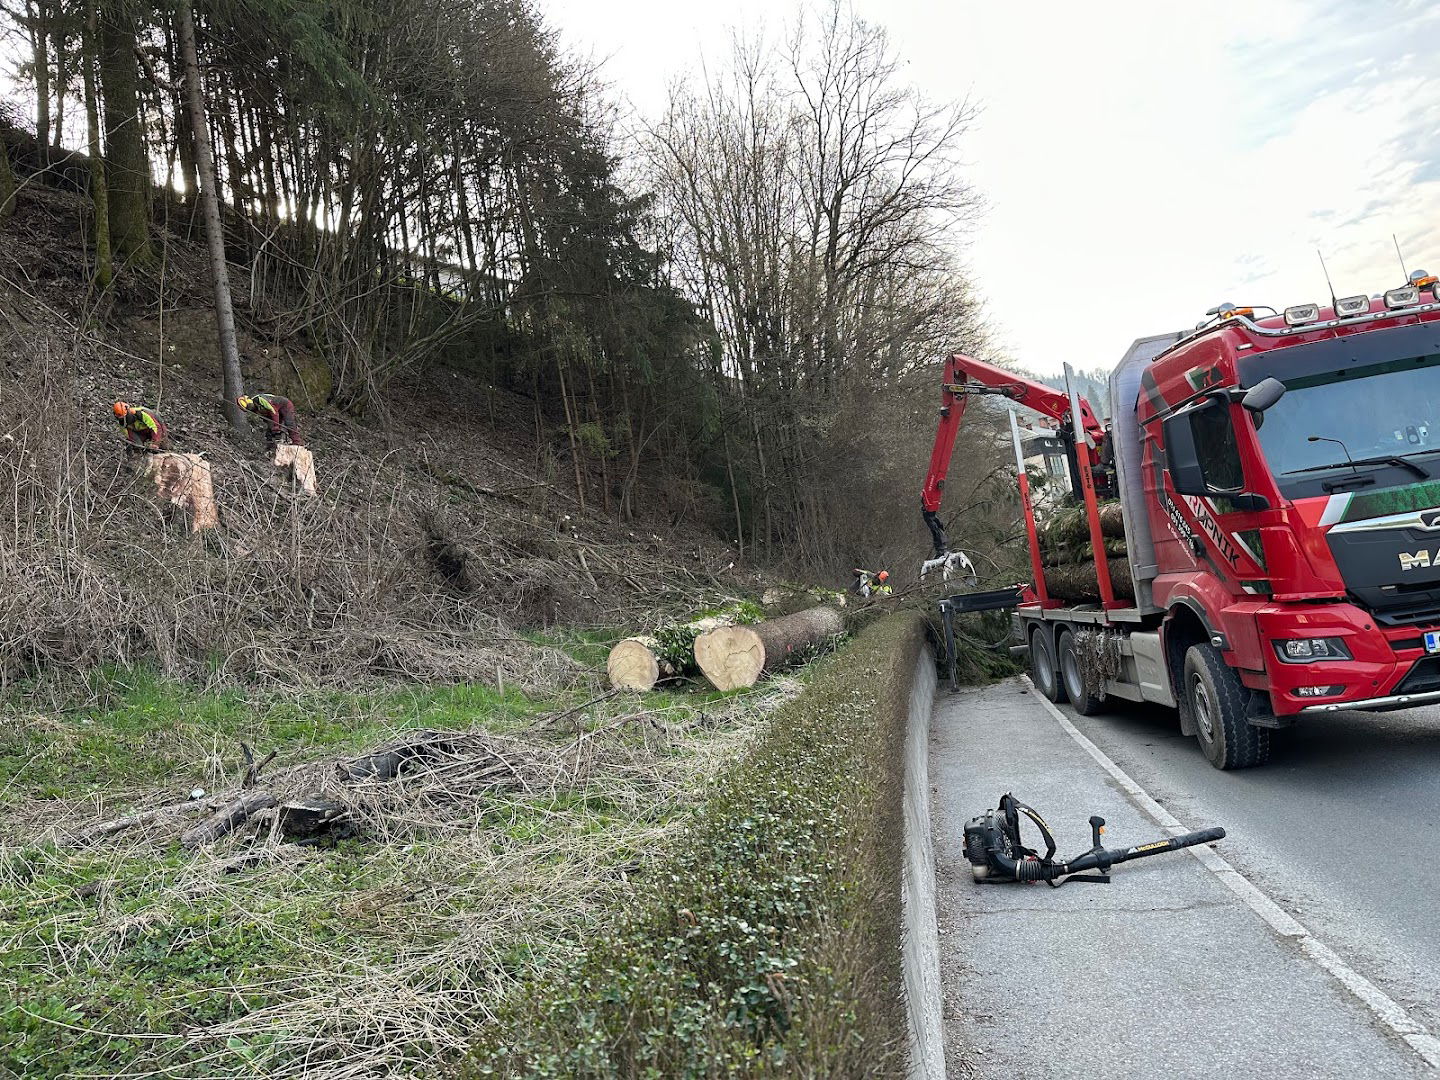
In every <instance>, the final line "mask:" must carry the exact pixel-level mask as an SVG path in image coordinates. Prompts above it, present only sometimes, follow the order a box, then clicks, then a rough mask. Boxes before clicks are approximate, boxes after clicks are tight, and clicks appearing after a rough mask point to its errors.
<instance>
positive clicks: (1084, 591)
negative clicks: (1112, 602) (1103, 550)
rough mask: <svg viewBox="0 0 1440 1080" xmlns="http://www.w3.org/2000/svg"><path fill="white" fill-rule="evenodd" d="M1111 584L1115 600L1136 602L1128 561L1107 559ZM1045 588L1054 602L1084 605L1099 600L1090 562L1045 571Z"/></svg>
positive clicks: (1098, 589) (1096, 583) (1049, 567)
mask: <svg viewBox="0 0 1440 1080" xmlns="http://www.w3.org/2000/svg"><path fill="white" fill-rule="evenodd" d="M1106 563H1107V565H1108V566H1109V567H1110V584H1111V585H1112V586H1113V587H1114V589H1115V597H1116V599H1118V600H1134V599H1135V583H1134V582H1133V581H1132V580H1131V578H1130V560H1129V559H1124V558H1117V559H1107V560H1106ZM1045 588H1046V589H1047V590H1048V591H1049V593H1050V595H1051V596H1052V597H1053V598H1054V599H1056V600H1065V601H1068V602H1070V603H1083V602H1086V601H1096V600H1099V599H1100V579H1099V577H1098V576H1097V575H1096V573H1095V564H1094V563H1093V562H1079V563H1066V564H1065V565H1063V566H1047V567H1046V568H1045Z"/></svg>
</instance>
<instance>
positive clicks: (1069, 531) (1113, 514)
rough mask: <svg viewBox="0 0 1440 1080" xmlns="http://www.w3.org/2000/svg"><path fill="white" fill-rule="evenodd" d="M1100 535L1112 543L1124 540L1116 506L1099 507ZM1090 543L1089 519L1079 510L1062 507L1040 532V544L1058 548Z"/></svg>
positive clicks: (1042, 526) (1077, 507)
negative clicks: (1065, 545) (1066, 545)
mask: <svg viewBox="0 0 1440 1080" xmlns="http://www.w3.org/2000/svg"><path fill="white" fill-rule="evenodd" d="M1097 509H1098V511H1099V514H1100V532H1101V534H1102V535H1104V536H1108V537H1112V538H1114V539H1118V540H1123V539H1125V518H1124V516H1123V513H1124V512H1123V509H1122V507H1121V505H1120V503H1119V502H1106V503H1101V504H1100V505H1099V507H1098V508H1097ZM1089 539H1090V519H1089V517H1087V516H1086V514H1085V508H1084V507H1083V506H1066V507H1062V508H1060V509H1058V510H1054V511H1052V512H1051V513H1050V515H1049V516H1048V517H1047V518H1046V519H1045V521H1044V522H1043V524H1042V525H1041V528H1040V542H1041V544H1043V545H1046V546H1052V545H1053V546H1055V547H1059V546H1062V545H1064V544H1067V543H1078V544H1083V543H1085V542H1087V541H1088V540H1089Z"/></svg>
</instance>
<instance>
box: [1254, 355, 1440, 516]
mask: <svg viewBox="0 0 1440 1080" xmlns="http://www.w3.org/2000/svg"><path fill="white" fill-rule="evenodd" d="M1296 351H1297V352H1298V351H1299V350H1296ZM1349 359H1350V362H1349V363H1347V364H1345V366H1344V367H1338V368H1332V369H1330V370H1314V369H1312V370H1310V371H1302V372H1287V373H1286V375H1285V376H1284V377H1282V379H1281V381H1282V382H1284V383H1285V388H1286V392H1285V396H1284V397H1282V398H1281V399H1280V400H1279V401H1278V402H1276V404H1275V405H1274V406H1272V407H1271V408H1270V409H1269V410H1267V411H1266V412H1265V413H1263V414H1261V415H1260V416H1257V417H1256V418H1255V425H1256V429H1257V430H1258V432H1259V435H1260V445H1261V447H1262V448H1263V449H1264V451H1265V458H1266V461H1268V462H1269V465H1270V469H1271V471H1272V473H1273V474H1274V476H1275V479H1276V481H1277V482H1278V483H1279V485H1280V488H1281V490H1282V491H1284V492H1285V493H1286V494H1287V495H1289V496H1291V497H1292V498H1294V497H1298V496H1300V495H1302V494H1317V495H1318V494H1321V493H1322V491H1324V490H1325V487H1324V485H1326V484H1330V485H1334V484H1335V483H1336V482H1337V481H1340V480H1342V479H1343V478H1344V477H1346V476H1347V475H1349V474H1350V467H1349V464H1348V462H1349V461H1351V460H1353V461H1355V462H1358V463H1359V465H1358V470H1359V471H1360V472H1363V473H1365V474H1367V475H1368V476H1370V477H1371V478H1372V479H1371V481H1369V482H1371V483H1378V484H1380V485H1381V486H1393V485H1396V484H1404V483H1414V481H1415V477H1416V475H1417V474H1419V475H1424V471H1423V470H1421V469H1418V468H1415V467H1414V466H1412V467H1410V468H1408V469H1407V468H1406V467H1405V466H1406V460H1407V459H1412V458H1413V459H1424V458H1425V457H1426V456H1427V455H1429V454H1431V453H1435V452H1440V352H1435V353H1428V354H1426V355H1422V356H1408V357H1404V358H1401V359H1394V360H1384V361H1379V362H1374V363H1368V364H1367V363H1363V362H1362V363H1356V362H1355V360H1356V359H1357V358H1355V357H1350V358H1349ZM1312 440H1313V441H1312ZM1431 464H1432V465H1433V463H1431ZM1329 466H1334V467H1333V468H1327V467H1329ZM1430 471H1431V472H1434V471H1435V469H1434V468H1433V467H1432V468H1431V469H1430ZM1297 489H1304V490H1297ZM1311 489H1313V490H1311Z"/></svg>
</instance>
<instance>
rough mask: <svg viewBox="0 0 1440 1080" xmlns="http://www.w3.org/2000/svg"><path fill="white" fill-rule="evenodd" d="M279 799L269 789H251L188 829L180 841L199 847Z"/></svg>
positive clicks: (183, 843) (185, 844)
mask: <svg viewBox="0 0 1440 1080" xmlns="http://www.w3.org/2000/svg"><path fill="white" fill-rule="evenodd" d="M277 801H278V800H277V799H276V798H275V796H274V795H272V794H271V793H270V792H268V791H251V792H247V793H246V794H244V795H241V796H240V797H239V798H238V799H236V800H235V801H234V802H232V803H228V804H226V805H225V806H222V807H221V808H220V809H219V810H216V811H215V813H213V814H211V815H210V816H209V817H208V818H206V819H205V820H204V821H201V822H198V823H197V824H196V825H194V826H193V827H191V828H189V829H186V830H185V832H184V833H183V834H181V836H180V843H181V845H182V846H184V847H186V848H192V849H193V848H197V847H199V846H200V845H201V844H208V843H210V842H211V841H212V840H219V839H220V837H222V836H226V835H228V834H229V833H232V832H234V831H235V830H236V829H238V828H239V827H240V826H241V825H244V824H245V822H247V821H249V820H250V819H251V818H252V817H253V816H254V815H256V814H258V813H259V812H260V811H261V810H269V809H270V808H271V807H273V806H274V805H275V804H276V802H277Z"/></svg>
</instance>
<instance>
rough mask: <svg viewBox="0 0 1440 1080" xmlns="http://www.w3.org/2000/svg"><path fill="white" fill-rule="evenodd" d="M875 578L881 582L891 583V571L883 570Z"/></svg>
mask: <svg viewBox="0 0 1440 1080" xmlns="http://www.w3.org/2000/svg"><path fill="white" fill-rule="evenodd" d="M875 577H876V578H877V579H878V580H880V581H889V580H890V571H889V570H881V571H880V573H878V574H876V575H875Z"/></svg>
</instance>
